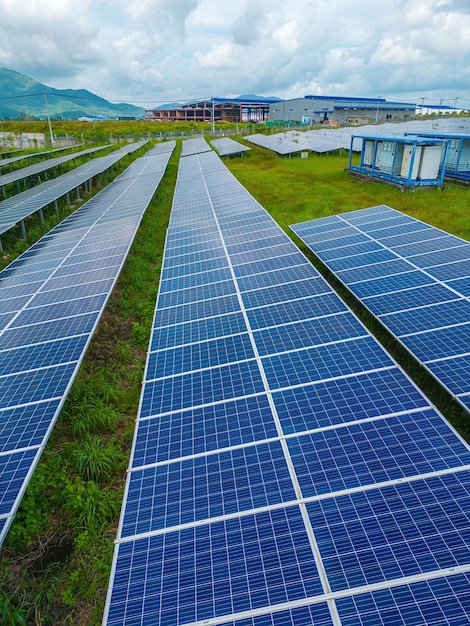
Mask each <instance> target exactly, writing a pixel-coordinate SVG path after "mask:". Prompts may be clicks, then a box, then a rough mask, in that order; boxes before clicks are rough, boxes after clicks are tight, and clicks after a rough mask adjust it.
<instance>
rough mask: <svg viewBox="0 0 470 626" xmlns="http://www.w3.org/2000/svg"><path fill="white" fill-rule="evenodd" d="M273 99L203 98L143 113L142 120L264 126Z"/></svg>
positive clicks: (274, 100) (274, 99)
mask: <svg viewBox="0 0 470 626" xmlns="http://www.w3.org/2000/svg"><path fill="white" fill-rule="evenodd" d="M277 101H278V100H277V99H276V98H259V99H258V98H249V97H243V96H242V97H240V98H231V99H229V98H207V99H205V100H195V101H193V102H188V103H186V104H177V105H172V106H169V107H167V108H165V107H160V108H156V109H150V110H147V111H145V119H148V120H154V121H161V122H212V121H214V122H235V123H237V122H264V121H265V120H267V119H268V117H269V107H270V105H271V104H272V103H274V102H277Z"/></svg>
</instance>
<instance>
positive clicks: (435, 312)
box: [380, 299, 470, 358]
mask: <svg viewBox="0 0 470 626" xmlns="http://www.w3.org/2000/svg"><path fill="white" fill-rule="evenodd" d="M380 320H381V322H382V323H383V324H385V325H386V326H387V328H389V329H390V330H391V331H392V332H393V333H394V334H395V335H397V337H400V336H401V335H411V334H413V333H417V332H422V331H424V330H432V329H434V328H443V327H446V326H455V325H456V324H464V323H465V322H468V321H470V302H469V301H468V300H463V299H460V300H454V301H453V302H446V303H443V304H436V305H433V306H428V307H420V308H419V309H414V310H412V311H403V312H400V313H393V314H390V315H383V316H381V318H380ZM430 358H432V357H430Z"/></svg>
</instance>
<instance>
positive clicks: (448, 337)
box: [292, 206, 470, 408]
mask: <svg viewBox="0 0 470 626" xmlns="http://www.w3.org/2000/svg"><path fill="white" fill-rule="evenodd" d="M292 229H293V230H294V232H295V233H296V234H297V235H299V237H300V238H301V239H302V240H303V241H304V242H305V243H306V244H307V245H308V246H309V247H310V249H311V250H312V251H313V252H314V253H315V254H317V256H318V257H319V258H320V259H321V260H322V261H323V262H324V263H325V264H326V265H327V266H328V267H329V268H330V269H331V270H332V271H333V272H334V273H335V274H336V276H337V277H338V278H339V279H340V280H341V281H342V282H343V283H344V284H345V285H346V286H347V287H348V288H349V289H350V290H351V291H352V292H353V293H354V295H355V296H357V297H358V298H360V299H361V301H362V302H363V304H364V305H365V306H366V307H367V308H368V309H369V310H370V311H371V312H372V313H373V314H374V315H375V316H376V317H377V318H378V319H379V320H380V321H381V322H382V324H384V326H386V327H387V329H388V330H389V331H390V332H391V333H393V334H394V335H395V337H397V338H398V340H399V341H400V342H401V343H402V344H403V345H404V346H405V348H407V350H408V351H409V352H411V354H413V356H414V357H415V358H416V359H417V360H418V361H419V362H420V363H421V364H422V365H424V366H425V367H426V368H427V369H428V371H429V372H430V373H431V374H432V375H433V376H434V377H435V378H436V379H437V380H438V381H439V382H440V383H441V384H442V385H444V387H445V388H446V389H447V390H448V391H449V393H450V394H451V395H452V396H454V397H455V398H457V400H459V402H460V403H461V404H462V405H463V406H465V407H466V408H470V376H467V375H466V373H468V371H469V368H470V301H469V291H468V284H469V279H470V244H469V243H468V242H467V241H465V240H463V239H461V238H459V237H455V236H454V235H450V234H449V233H446V232H444V231H442V230H440V229H438V228H434V227H432V226H430V225H429V224H425V223H423V222H421V221H419V220H417V219H415V218H413V217H410V216H408V215H405V214H403V213H400V212H398V211H396V210H394V209H391V208H390V207H386V206H379V207H372V208H369V209H362V210H359V211H353V212H351V213H345V214H342V215H337V216H332V217H330V218H325V219H319V220H314V221H312V222H305V223H303V224H297V225H295V226H293V227H292ZM336 233H339V234H340V235H342V236H341V238H340V239H338V238H336V236H335V234H336ZM346 233H351V237H359V238H360V239H358V240H355V241H354V242H351V243H350V245H346V246H345V245H343V244H344V241H345V239H347V238H348V237H347V236H345V235H346ZM371 245H373V246H374V247H376V248H377V251H376V252H372V253H370V252H368V250H369V246H371ZM465 380H466V382H465Z"/></svg>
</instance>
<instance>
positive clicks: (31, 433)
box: [0, 152, 170, 544]
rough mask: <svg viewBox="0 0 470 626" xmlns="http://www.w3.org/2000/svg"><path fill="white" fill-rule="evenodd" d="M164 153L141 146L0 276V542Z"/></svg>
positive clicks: (159, 171)
mask: <svg viewBox="0 0 470 626" xmlns="http://www.w3.org/2000/svg"><path fill="white" fill-rule="evenodd" d="M169 157H170V154H169V153H167V154H163V155H160V154H158V153H157V154H154V153H153V152H149V153H148V155H146V156H145V157H142V159H141V160H140V162H138V163H136V164H135V165H133V166H131V167H130V168H129V169H128V170H126V173H125V174H123V176H122V177H120V178H119V179H117V180H116V181H114V182H113V183H111V184H110V185H109V186H108V187H106V188H105V189H104V190H103V191H101V192H100V193H98V194H97V195H96V196H94V197H93V198H92V199H91V200H90V201H89V202H87V203H86V204H84V205H83V206H82V207H80V209H78V210H77V211H76V212H75V213H74V214H73V215H72V216H70V217H69V218H67V219H66V220H64V221H63V222H62V223H61V224H59V225H58V226H57V227H56V228H54V229H53V230H52V231H50V232H49V233H48V234H47V235H45V236H44V237H43V238H42V239H40V240H39V241H38V242H37V243H36V244H34V245H33V246H32V247H31V248H30V249H29V250H27V251H26V252H25V253H24V254H22V255H21V256H20V257H18V258H17V259H16V260H15V261H13V262H12V263H11V264H10V265H9V266H8V267H7V268H6V269H4V270H3V271H2V272H0V544H1V543H2V542H3V541H4V539H5V536H6V533H7V531H8V529H9V527H10V525H11V522H12V520H13V518H14V515H15V513H16V510H17V508H18V505H19V503H20V501H21V498H22V495H23V493H24V491H25V489H26V486H27V484H28V482H29V479H30V477H31V474H32V472H33V470H34V467H35V465H36V463H37V462H38V460H39V457H40V455H41V453H42V450H43V448H44V446H45V444H46V441H47V439H48V436H49V434H50V432H51V430H52V428H53V426H54V423H55V421H56V418H57V416H58V414H59V412H60V409H61V407H62V404H63V402H64V401H65V398H66V396H67V393H68V390H69V388H70V385H71V383H72V381H73V379H74V377H75V374H76V373H77V371H78V368H79V366H80V363H81V361H82V358H83V355H84V353H85V351H86V348H87V346H88V343H89V341H90V340H91V336H92V334H93V332H94V330H95V328H96V325H97V323H98V321H99V318H100V315H101V312H102V311H103V309H104V306H105V304H106V302H107V300H108V297H109V295H110V293H111V290H112V288H113V286H114V284H115V281H116V280H117V277H118V275H119V272H120V270H121V267H122V265H123V263H124V261H125V258H126V255H127V252H128V250H129V247H130V245H131V243H132V241H133V239H134V235H135V232H136V230H137V228H138V226H139V223H140V220H141V218H142V215H143V213H144V211H145V209H146V207H147V206H148V203H149V202H150V200H151V198H152V195H153V193H154V191H155V189H156V187H157V186H158V183H159V182H160V180H161V177H162V175H163V172H164V170H165V168H166V164H167V162H168V159H169ZM142 166H143V167H142ZM132 173H133V175H132Z"/></svg>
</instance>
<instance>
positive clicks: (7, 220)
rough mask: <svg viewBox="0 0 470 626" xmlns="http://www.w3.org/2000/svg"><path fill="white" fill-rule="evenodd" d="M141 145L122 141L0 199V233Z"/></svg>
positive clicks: (140, 143)
mask: <svg viewBox="0 0 470 626" xmlns="http://www.w3.org/2000/svg"><path fill="white" fill-rule="evenodd" d="M142 145H143V142H136V143H132V144H126V145H125V146H123V147H121V148H118V149H117V150H115V151H114V152H112V153H111V154H109V155H107V156H104V157H98V158H96V159H93V160H91V161H89V162H88V163H85V164H84V165H81V166H79V167H77V168H76V169H74V170H72V171H71V172H68V173H66V174H63V175H62V176H58V177H57V178H54V179H53V180H49V181H46V182H44V183H41V184H40V185H37V186H35V187H33V188H32V189H27V190H26V191H23V192H20V193H18V194H16V195H15V196H12V197H11V198H8V199H7V200H4V201H3V202H0V235H1V234H3V233H4V232H6V231H7V230H10V229H11V228H13V227H14V226H16V225H17V223H18V222H22V220H24V219H26V218H27V217H29V216H30V215H31V214H32V213H35V212H36V211H41V209H44V208H45V207H46V206H48V205H49V204H51V203H53V202H55V201H57V200H58V199H59V198H61V197H63V196H65V195H67V194H68V193H70V192H71V191H72V190H74V189H77V190H78V188H79V187H80V186H81V185H83V184H84V183H86V182H87V181H89V180H91V179H92V178H93V177H94V176H97V175H98V174H101V173H102V172H104V171H105V170H107V169H109V168H110V167H112V166H113V165H114V164H115V163H117V162H118V161H119V160H120V159H122V158H123V157H124V156H126V154H129V152H130V151H135V150H138V149H139V148H141V147H142Z"/></svg>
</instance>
